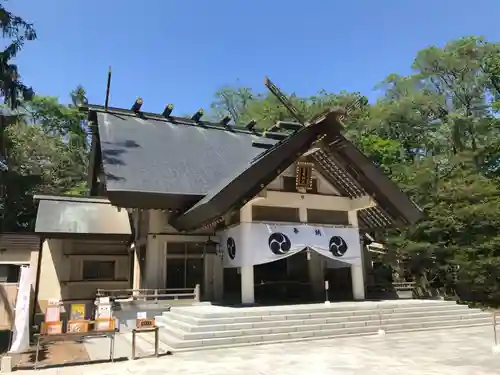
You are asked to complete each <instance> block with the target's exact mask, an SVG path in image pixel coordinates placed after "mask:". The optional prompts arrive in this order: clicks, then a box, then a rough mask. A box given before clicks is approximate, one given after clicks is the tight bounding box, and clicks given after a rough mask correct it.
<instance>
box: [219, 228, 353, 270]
mask: <svg viewBox="0 0 500 375" xmlns="http://www.w3.org/2000/svg"><path fill="white" fill-rule="evenodd" d="M220 237H221V246H222V247H223V250H224V267H228V268H231V267H243V266H250V265H257V264H264V263H269V262H274V261H275V260H279V259H283V258H287V257H289V256H292V255H294V254H296V253H298V252H300V251H302V250H304V249H305V248H309V249H311V250H313V251H316V252H317V253H319V254H321V255H323V256H324V257H326V258H329V259H332V260H336V261H339V262H342V263H344V264H346V265H352V264H357V265H359V264H361V246H360V239H359V232H358V230H357V229H356V228H344V227H325V226H320V225H307V224H297V225H294V224H265V223H241V224H240V225H237V226H234V227H232V228H229V229H227V230H225V231H223V232H221V233H220Z"/></svg>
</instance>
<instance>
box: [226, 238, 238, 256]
mask: <svg viewBox="0 0 500 375" xmlns="http://www.w3.org/2000/svg"><path fill="white" fill-rule="evenodd" d="M226 246H227V255H229V258H231V259H234V258H235V257H236V242H234V238H233V237H228V238H227V242H226Z"/></svg>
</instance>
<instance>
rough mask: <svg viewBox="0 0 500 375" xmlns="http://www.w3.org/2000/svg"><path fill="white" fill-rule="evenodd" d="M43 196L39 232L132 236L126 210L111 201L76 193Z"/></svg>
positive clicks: (37, 225)
mask: <svg viewBox="0 0 500 375" xmlns="http://www.w3.org/2000/svg"><path fill="white" fill-rule="evenodd" d="M35 199H37V200H39V201H40V203H39V205H38V214H37V217H36V224H35V233H43V234H68V233H72V234H114V235H123V236H124V237H128V236H130V234H131V233H132V232H131V228H130V221H129V216H128V213H127V211H126V210H119V209H118V208H116V207H113V206H112V205H111V203H110V202H109V201H106V200H96V199H82V198H80V199H78V198H77V199H75V198H72V197H64V196H61V197H53V196H35Z"/></svg>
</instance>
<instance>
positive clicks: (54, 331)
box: [40, 321, 62, 335]
mask: <svg viewBox="0 0 500 375" xmlns="http://www.w3.org/2000/svg"><path fill="white" fill-rule="evenodd" d="M61 333H62V322H60V321H59V322H43V323H42V328H41V329H40V334H42V335H60V334H61Z"/></svg>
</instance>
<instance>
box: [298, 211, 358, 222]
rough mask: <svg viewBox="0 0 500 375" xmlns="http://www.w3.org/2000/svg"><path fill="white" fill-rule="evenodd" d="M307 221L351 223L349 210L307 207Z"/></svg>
mask: <svg viewBox="0 0 500 375" xmlns="http://www.w3.org/2000/svg"><path fill="white" fill-rule="evenodd" d="M307 222H308V223H314V224H330V225H349V215H348V213H347V211H331V210H314V209H311V208H308V209H307Z"/></svg>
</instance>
